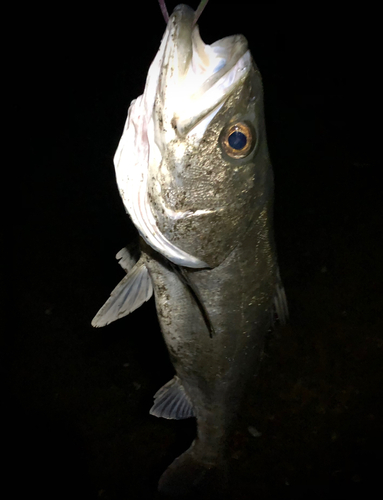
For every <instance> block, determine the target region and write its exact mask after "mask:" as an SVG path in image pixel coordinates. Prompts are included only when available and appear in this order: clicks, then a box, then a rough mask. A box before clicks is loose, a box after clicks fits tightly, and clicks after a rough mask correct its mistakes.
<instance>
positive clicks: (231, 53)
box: [157, 5, 251, 142]
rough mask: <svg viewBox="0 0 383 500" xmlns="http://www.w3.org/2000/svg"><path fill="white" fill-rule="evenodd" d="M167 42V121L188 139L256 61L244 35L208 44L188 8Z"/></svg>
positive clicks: (163, 95) (162, 74) (162, 90)
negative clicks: (189, 133)
mask: <svg viewBox="0 0 383 500" xmlns="http://www.w3.org/2000/svg"><path fill="white" fill-rule="evenodd" d="M165 37H166V42H165V43H163V44H162V45H161V49H160V51H161V50H162V51H163V54H162V57H161V61H160V63H161V67H160V68H159V75H158V89H157V90H158V96H159V97H160V105H162V116H163V117H164V118H165V120H168V121H169V125H171V126H172V127H173V129H174V128H176V129H177V133H178V135H180V136H185V135H186V134H187V133H188V132H189V131H190V130H191V129H192V128H193V127H194V126H195V125H196V124H197V123H199V122H200V121H201V120H202V119H203V118H204V117H205V116H207V115H209V114H210V113H211V112H212V111H213V110H215V109H216V108H217V107H218V106H219V105H220V104H221V103H222V102H223V101H224V100H225V99H226V98H227V97H228V95H229V94H230V93H231V92H232V91H233V90H234V88H235V87H236V86H237V85H238V83H239V82H240V81H241V80H242V79H243V78H244V77H245V76H246V75H247V73H248V71H249V68H250V66H251V56H250V52H249V51H248V47H247V41H246V39H245V38H244V37H243V36H242V35H233V36H229V37H226V38H223V39H221V40H218V41H217V42H214V43H213V44H211V45H207V44H205V43H204V42H203V41H202V39H201V36H200V34H199V29H198V26H197V25H194V11H193V10H192V9H191V8H190V7H188V6H187V5H179V6H178V7H176V8H175V10H174V12H173V14H172V15H171V17H170V19H169V23H168V27H167V31H166V33H165ZM165 37H164V39H165ZM164 128H166V127H164ZM165 142H167V141H165Z"/></svg>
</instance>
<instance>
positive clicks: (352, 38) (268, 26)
mask: <svg viewBox="0 0 383 500" xmlns="http://www.w3.org/2000/svg"><path fill="white" fill-rule="evenodd" d="M174 5H175V3H170V2H169V10H172V7H174ZM344 5H348V4H344ZM53 7H54V8H53ZM194 7H195V5H194ZM47 9H48V10H47ZM376 17H377V12H374V11H373V10H370V9H369V8H368V6H365V5H363V4H359V5H358V8H356V7H352V6H350V5H348V7H347V8H346V7H340V6H339V7H337V10H335V9H334V6H333V4H318V3H312V2H311V3H310V2H308V3H306V4H301V3H299V4H294V3H293V4H291V3H288V2H286V3H283V4H277V3H270V2H268V3H258V2H257V3H255V2H254V3H251V4H247V3H243V2H232V3H230V4H223V3H222V2H214V0H211V2H210V3H209V4H208V6H207V7H206V10H205V12H204V13H203V15H202V17H201V19H200V21H199V25H200V31H201V36H202V38H203V39H204V41H205V42H206V43H212V42H214V41H215V40H217V39H219V38H222V37H224V36H227V35H231V34H235V33H242V34H244V35H245V36H246V37H247V39H248V41H249V46H250V48H251V51H252V54H253V57H254V59H255V61H256V63H257V65H258V66H259V68H260V70H261V73H262V75H263V80H264V88H265V109H266V126H267V131H268V140H269V149H270V154H271V158H272V161H273V165H274V172H275V183H276V188H275V192H276V198H275V233H276V240H277V245H278V253H279V261H280V267H281V274H282V278H283V280H284V283H285V287H286V293H287V296H288V300H289V306H290V312H291V320H290V324H289V325H288V326H287V327H285V328H283V329H279V330H277V331H276V332H275V333H274V334H273V335H272V337H271V338H270V340H269V342H268V344H267V347H266V356H265V359H264V362H263V366H262V370H261V373H260V375H259V378H258V381H257V384H256V386H255V388H254V392H253V393H252V394H249V396H248V401H247V404H246V408H244V410H243V415H242V419H243V421H242V427H239V429H238V432H237V434H236V437H235V439H234V441H233V445H232V446H233V453H232V475H233V488H234V491H235V492H236V493H235V495H233V498H238V500H242V499H247V498H294V499H297V498H312V499H322V498H326V499H330V498H337V499H339V498H346V497H347V498H349V496H350V494H351V493H353V492H357V493H358V494H359V495H365V494H368V493H369V492H370V491H374V488H376V487H380V489H381V486H380V485H381V482H380V481H379V475H380V469H381V464H382V451H381V450H382V436H381V418H382V399H381V383H382V370H381V364H382V362H381V359H382V348H383V328H382V326H383V324H382V316H381V311H382V305H383V300H382V245H381V244H382V222H381V221H382V201H381V199H382V196H381V184H380V182H379V179H380V175H379V174H380V163H379V164H378V162H377V155H376V154H375V153H374V149H375V147H376V143H377V140H378V135H377V133H376V132H377V130H378V125H377V121H378V118H379V116H380V115H379V113H381V111H378V109H377V108H378V101H377V93H376V92H375V89H374V86H375V84H376V74H377V72H376V69H375V68H376V66H377V65H379V64H380V61H379V59H380V58H379V57H378V51H377V36H376V33H377V30H376V28H375V27H374V25H375V23H374V19H375V18H376ZM15 21H16V29H15V30H14V35H13V36H12V37H11V38H10V40H9V45H10V46H13V45H14V44H15V46H16V45H17V46H19V47H21V48H19V50H18V52H17V54H16V55H15V56H14V57H11V60H12V65H11V70H10V74H11V75H12V87H13V88H12V92H11V93H10V99H9V103H8V102H7V103H6V104H10V106H11V110H12V115H13V118H14V119H15V125H14V126H13V127H11V135H12V139H13V141H12V142H11V144H12V151H11V157H12V158H11V161H10V164H9V167H7V168H9V170H11V171H12V172H13V173H14V174H15V176H14V180H12V181H11V183H9V184H8V183H7V184H4V186H7V189H6V190H4V194H5V195H7V194H8V193H7V191H8V190H9V193H10V194H9V195H8V196H11V197H12V204H11V205H10V207H12V208H9V207H8V210H7V212H6V213H7V214H10V215H9V217H8V216H7V217H6V220H7V221H8V220H11V225H12V231H11V236H10V238H9V237H6V238H4V240H3V241H4V247H5V249H6V250H8V251H9V254H8V257H7V259H6V260H5V266H4V270H5V278H6V280H7V281H6V282H5V294H4V300H3V304H4V306H5V310H4V317H5V318H6V319H10V320H11V325H10V327H7V328H5V327H4V328H3V333H4V335H2V343H3V348H2V353H3V354H2V357H3V359H2V362H1V369H2V380H3V381H4V382H5V389H4V391H3V397H2V399H3V405H2V407H3V410H2V413H3V417H4V419H5V420H4V422H5V423H4V425H3V432H4V442H5V447H4V448H3V450H4V452H3V453H4V457H5V458H6V461H7V464H8V466H9V471H10V472H9V474H8V472H7V471H8V469H6V474H5V476H4V477H5V481H4V483H5V484H3V485H2V488H4V487H8V485H9V487H10V488H11V491H12V493H13V496H14V497H17V496H18V495H19V494H20V495H21V494H26V493H31V494H32V493H33V494H35V493H36V494H38V495H39V498H44V499H45V498H63V499H64V498H71V499H77V498H79V499H80V498H81V499H85V498H89V499H91V498H94V499H96V498H101V499H111V500H119V499H122V498H124V499H125V498H133V499H141V498H142V499H144V498H156V484H157V481H158V478H159V476H160V475H161V473H162V472H163V471H164V470H165V468H166V467H167V465H168V464H169V463H170V462H171V461H172V460H173V459H174V458H175V457H176V456H177V455H179V454H180V453H181V452H182V451H183V450H185V449H186V448H187V447H188V446H189V443H190V442H191V440H192V438H193V435H194V424H193V422H189V421H187V422H173V421H165V420H158V419H155V418H154V417H152V416H150V415H149V414H148V410H149V408H150V406H151V403H152V396H153V394H154V392H155V391H156V390H157V389H158V388H159V387H160V386H161V385H162V384H163V383H165V382H166V381H167V380H169V379H170V378H171V377H172V374H173V371H172V367H171V365H170V362H169V360H168V357H167V353H166V349H165V347H164V345H163V342H162V339H161V334H160V331H159V327H158V324H157V320H156V315H155V311H154V303H153V301H150V302H149V303H148V304H145V305H144V306H143V307H142V308H141V309H140V310H138V311H136V312H134V313H133V314H132V315H131V316H130V317H127V318H124V319H123V320H121V321H118V322H116V323H114V324H112V325H110V326H108V327H107V328H104V329H100V330H95V329H92V327H91V326H90V321H91V319H92V318H93V316H94V314H95V313H96V312H97V310H98V309H99V307H100V306H101V305H102V304H103V303H104V301H105V300H106V298H107V297H108V295H109V293H110V291H111V290H112V289H113V288H114V286H115V285H116V284H117V282H118V281H119V280H120V279H121V278H122V277H123V275H124V273H123V271H122V270H121V269H120V267H119V266H118V264H117V262H116V261H115V260H114V255H115V254H116V252H117V251H118V250H119V249H120V248H122V247H123V246H124V245H125V244H126V243H127V242H129V241H131V240H132V239H133V237H134V235H135V229H134V227H133V226H132V224H131V222H130V220H129V218H128V217H127V216H126V215H125V212H124V209H123V206H122V202H121V201H120V198H119V195H118V191H117V187H116V184H115V178H114V168H113V163H112V159H113V155H114V152H115V149H116V147H117V144H118V141H119V138H120V135H121V131H122V128H123V125H124V122H125V119H126V113H127V109H128V106H129V104H130V101H131V100H132V99H134V98H135V97H137V96H138V95H140V94H141V93H142V91H143V87H144V84H145V77H146V74H147V70H148V68H149V65H150V63H151V61H152V60H153V58H154V56H155V54H156V51H157V50H158V48H159V44H160V40H161V37H162V34H163V32H164V29H165V23H164V21H163V19H162V17H161V13H160V10H159V7H158V5H157V4H156V2H155V1H154V0H153V1H150V2H149V1H144V2H139V3H137V4H136V5H134V6H133V7H132V6H130V4H126V5H124V6H122V5H121V4H119V5H118V6H114V5H113V4H107V5H105V4H101V5H100V6H97V5H96V4H94V5H93V6H92V7H91V8H90V9H89V10H88V11H86V12H85V11H84V10H83V8H81V9H80V8H79V7H77V8H72V7H70V6H67V5H64V4H62V6H61V7H60V6H57V5H55V6H53V4H52V10H51V11H50V10H49V8H48V7H45V8H41V9H39V8H38V6H35V5H34V6H33V8H31V10H30V12H29V11H26V10H25V9H23V10H22V12H20V13H18V14H17V15H16V16H15ZM20 40H21V42H22V43H21V45H20V44H19V42H20ZM7 98H8V95H5V96H4V100H7ZM13 142H14V143H15V145H13ZM4 227H5V226H4ZM4 324H5V323H4ZM249 425H252V426H253V427H256V429H257V430H258V431H260V432H261V433H262V435H261V436H260V437H257V438H256V437H252V436H251V435H250V433H248V432H247V430H246V429H247V427H248V426H249ZM15 477H16V478H17V479H16V480H15V479H14V478H15Z"/></svg>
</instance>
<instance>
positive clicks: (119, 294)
mask: <svg viewBox="0 0 383 500" xmlns="http://www.w3.org/2000/svg"><path fill="white" fill-rule="evenodd" d="M120 253H121V252H119V253H118V254H117V255H119V254H120ZM152 295H153V285H152V280H151V278H150V275H149V271H148V269H147V267H146V265H145V263H144V261H143V260H142V259H140V260H139V261H138V262H137V263H136V264H135V265H134V266H133V268H132V269H131V271H130V272H129V273H128V274H127V275H126V276H125V277H124V278H123V279H122V280H121V281H120V283H119V284H118V285H117V286H116V288H115V289H114V290H113V291H112V293H111V294H110V297H109V299H108V300H107V301H106V302H105V304H104V305H103V306H102V307H101V309H100V310H99V311H98V313H97V314H96V316H95V317H94V318H93V320H92V326H94V327H95V328H100V327H102V326H105V325H108V324H109V323H112V322H113V321H116V320H117V319H120V318H123V317H124V316H127V315H128V314H129V313H131V312H133V311H135V310H136V309H138V308H139V307H140V306H141V305H142V304H143V303H144V302H146V301H148V300H149V299H150V297H151V296H152Z"/></svg>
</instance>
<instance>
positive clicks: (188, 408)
mask: <svg viewBox="0 0 383 500" xmlns="http://www.w3.org/2000/svg"><path fill="white" fill-rule="evenodd" d="M149 413H150V414H151V415H154V416H155V417H163V418H169V419H175V420H181V419H184V418H190V417H194V411H193V406H192V404H191V401H190V399H189V397H188V395H187V394H186V392H185V389H184V387H183V385H182V384H181V381H180V379H179V378H178V377H177V375H175V376H174V377H173V378H172V379H171V380H170V381H169V382H168V383H166V384H165V385H164V386H162V387H161V389H159V390H158V391H157V392H156V393H155V395H154V405H153V406H152V407H151V409H150V411H149Z"/></svg>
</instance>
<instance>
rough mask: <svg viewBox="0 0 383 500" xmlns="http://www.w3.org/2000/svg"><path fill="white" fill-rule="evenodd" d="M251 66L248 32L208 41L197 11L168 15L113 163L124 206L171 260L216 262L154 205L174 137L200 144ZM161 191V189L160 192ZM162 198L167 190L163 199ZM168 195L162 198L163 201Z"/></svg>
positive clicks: (183, 214) (176, 213) (193, 214)
mask: <svg viewBox="0 0 383 500" xmlns="http://www.w3.org/2000/svg"><path fill="white" fill-rule="evenodd" d="M250 67H251V57H250V53H249V51H248V50H247V42H246V40H245V38H244V37H242V36H241V35H235V36H233V37H227V38H224V39H223V40H220V41H218V42H215V43H214V44H212V45H211V46H209V45H205V44H204V43H203V42H202V40H201V38H200V36H199V31H198V26H194V11H193V10H192V9H191V8H190V7H188V6H186V5H180V6H178V7H177V8H176V9H175V11H174V12H173V14H172V16H171V17H170V19H169V23H168V26H167V28H166V31H165V34H164V37H163V39H162V42H161V46H160V49H159V51H158V53H157V55H156V57H155V59H154V61H153V63H152V65H151V67H150V69H149V72H148V77H147V81H146V86H145V90H144V93H143V95H142V96H140V97H138V98H137V99H135V100H134V101H132V103H131V106H130V108H129V112H128V118H127V121H126V124H125V128H124V132H123V135H122V137H121V140H120V143H119V146H118V148H117V151H116V154H115V157H114V164H115V170H116V179H117V184H118V187H119V191H120V195H121V197H122V200H123V202H124V206H125V209H126V210H127V212H128V213H129V215H130V217H131V219H132V221H133V223H134V224H135V226H136V228H137V229H138V231H139V233H140V234H141V236H142V237H143V239H144V240H145V241H146V242H147V243H148V244H149V245H150V246H151V247H152V248H154V249H155V250H156V251H157V252H159V253H161V254H162V255H163V256H165V257H166V258H167V259H169V260H170V261H171V262H173V263H175V264H177V265H181V266H185V267H191V268H206V267H209V266H210V264H209V263H207V262H205V260H204V259H203V258H201V256H197V255H195V254H194V253H193V252H190V251H188V250H187V249H185V248H182V245H181V246H180V245H179V244H178V242H177V243H175V242H173V241H172V238H171V237H169V234H168V235H165V234H164V232H163V228H161V227H159V220H158V216H157V214H156V213H155V211H153V207H152V199H151V197H152V196H153V193H154V192H153V190H151V189H150V186H149V187H148V183H153V182H155V183H156V189H157V194H158V173H159V170H160V169H161V164H162V162H163V157H164V155H165V154H166V151H167V148H168V145H169V143H170V142H171V141H172V140H174V139H175V138H176V137H177V138H178V137H180V136H182V137H186V136H187V137H188V142H189V144H190V141H192V143H193V145H194V146H198V143H199V141H201V139H202V138H203V135H204V133H205V131H206V129H207V127H208V126H209V124H210V122H211V121H212V120H213V119H214V116H215V115H216V114H217V113H218V111H219V110H220V109H221V107H222V105H223V102H224V101H225V99H226V98H227V96H228V95H230V93H231V92H232V91H233V89H234V88H235V87H236V86H237V85H238V84H239V82H240V81H241V80H243V78H244V77H245V75H246V74H247V72H248V71H249V70H250ZM154 194H156V193H154ZM159 199H160V200H161V195H160V198H159ZM161 201H162V202H163V200H161ZM213 211H214V212H215V211H216V209H215V208H214V209H212V208H210V207H208V206H207V207H205V206H201V207H197V208H196V209H195V210H191V209H189V208H187V209H186V210H181V211H180V210H174V209H173V208H172V207H169V214H168V215H169V220H170V221H172V220H173V219H174V217H175V218H176V219H182V218H201V217H202V218H203V217H204V216H205V215H206V214H208V213H212V212H213Z"/></svg>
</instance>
